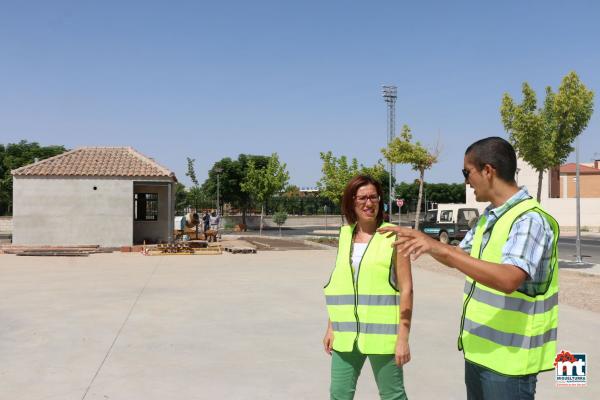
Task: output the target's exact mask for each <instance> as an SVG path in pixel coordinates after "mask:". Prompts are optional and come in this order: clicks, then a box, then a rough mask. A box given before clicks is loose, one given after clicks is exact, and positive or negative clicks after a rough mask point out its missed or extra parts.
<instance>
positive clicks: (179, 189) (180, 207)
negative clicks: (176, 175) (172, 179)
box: [175, 182, 188, 214]
mask: <svg viewBox="0 0 600 400" xmlns="http://www.w3.org/2000/svg"><path fill="white" fill-rule="evenodd" d="M187 200H188V198H187V191H186V190H185V185H184V184H183V183H181V182H177V183H176V184H175V212H176V213H177V214H183V212H184V209H185V208H186V207H187V205H188V201H187Z"/></svg>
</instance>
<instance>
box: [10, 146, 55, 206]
mask: <svg viewBox="0 0 600 400" xmlns="http://www.w3.org/2000/svg"><path fill="white" fill-rule="evenodd" d="M65 151H67V149H66V148H65V147H64V146H40V144H39V143H37V142H27V141H26V140H21V141H20V142H19V143H9V144H7V145H3V144H0V215H11V214H12V204H13V202H12V194H13V178H12V174H11V171H12V170H13V169H17V168H20V167H23V166H25V165H28V164H31V163H33V162H35V160H36V159H38V160H39V161H41V160H43V159H46V158H49V157H53V156H56V155H59V154H62V153H64V152H65Z"/></svg>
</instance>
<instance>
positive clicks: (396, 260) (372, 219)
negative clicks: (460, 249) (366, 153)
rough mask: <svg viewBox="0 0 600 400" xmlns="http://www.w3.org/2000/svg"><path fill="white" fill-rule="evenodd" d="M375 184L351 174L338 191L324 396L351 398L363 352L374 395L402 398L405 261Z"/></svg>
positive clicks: (408, 281)
mask: <svg viewBox="0 0 600 400" xmlns="http://www.w3.org/2000/svg"><path fill="white" fill-rule="evenodd" d="M381 199H382V190H381V185H380V184H379V182H377V181H376V180H374V179H372V178H371V177H369V176H364V175H359V176H356V177H354V178H353V179H352V180H350V182H348V185H347V186H346V189H345V190H344V197H343V199H342V213H343V214H344V217H346V221H348V224H349V225H345V226H343V227H342V228H341V230H340V237H339V247H338V255H337V260H336V264H335V268H334V270H333V272H332V274H331V278H330V279H329V282H328V283H327V285H326V286H325V297H326V302H327V311H328V312H329V323H328V326H327V332H326V333H325V338H324V339H323V345H324V346H325V352H326V353H327V354H329V355H331V356H332V360H331V387H330V396H331V397H330V398H331V399H335V400H341V399H344V400H345V399H352V398H354V392H355V389H356V381H357V379H358V376H359V375H360V371H361V369H362V366H363V364H364V362H365V359H366V358H367V357H368V358H369V361H370V363H371V367H372V369H373V374H374V375H375V380H376V382H377V387H378V388H379V395H380V398H381V399H386V400H392V399H393V400H396V399H406V394H405V390H404V381H403V374H402V366H403V365H404V364H406V363H407V362H409V361H410V349H409V345H408V335H409V331H410V322H411V315H412V303H413V293H412V275H411V270H410V260H409V259H408V258H406V257H403V256H400V255H397V254H396V250H395V248H394V247H392V243H393V242H394V236H393V235H391V236H390V235H389V234H387V235H385V234H381V233H377V232H376V230H377V229H378V228H379V227H383V226H390V224H387V223H384V222H383V203H382V201H381Z"/></svg>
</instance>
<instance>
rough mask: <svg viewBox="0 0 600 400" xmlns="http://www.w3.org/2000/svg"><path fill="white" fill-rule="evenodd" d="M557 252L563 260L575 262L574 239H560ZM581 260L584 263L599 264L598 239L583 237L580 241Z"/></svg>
mask: <svg viewBox="0 0 600 400" xmlns="http://www.w3.org/2000/svg"><path fill="white" fill-rule="evenodd" d="M558 251H559V254H560V258H561V259H563V260H575V254H576V252H577V251H576V245H575V238H574V237H561V238H560V239H559V240H558ZM581 258H582V260H583V261H584V262H586V263H592V264H600V238H599V237H583V238H582V239H581Z"/></svg>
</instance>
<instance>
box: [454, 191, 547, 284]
mask: <svg viewBox="0 0 600 400" xmlns="http://www.w3.org/2000/svg"><path fill="white" fill-rule="evenodd" d="M530 197H531V196H530V195H529V193H528V192H527V189H526V188H525V187H524V186H523V187H521V188H520V190H519V191H518V192H517V193H515V195H514V196H512V197H511V198H510V199H508V201H507V202H506V203H504V204H502V205H501V206H500V207H497V208H493V206H492V205H491V204H490V205H489V206H488V207H487V208H486V209H485V211H484V213H483V215H484V216H486V218H487V222H486V224H485V226H484V229H485V231H484V232H485V233H484V234H483V242H482V246H485V245H486V244H487V242H488V240H489V239H490V233H491V231H492V227H493V226H494V224H495V223H496V221H497V220H498V218H500V216H502V214H504V213H505V212H506V211H507V210H508V209H509V208H510V207H511V206H512V205H513V204H515V203H516V202H518V201H520V200H524V199H528V198H530ZM476 229H477V225H475V226H474V227H473V228H472V229H471V230H470V231H469V232H468V233H467V235H466V236H465V238H464V239H463V240H462V242H460V245H459V246H460V248H461V249H463V250H464V251H466V252H467V253H470V252H471V247H472V243H473V236H474V233H475V230H476ZM553 239H554V232H552V227H551V226H550V224H549V223H548V221H546V219H545V218H544V217H543V216H542V215H540V214H539V213H537V212H534V211H531V212H528V213H525V214H523V215H522V216H520V217H519V218H517V220H516V221H515V223H514V224H513V226H512V228H511V230H510V234H509V236H508V240H507V242H506V244H505V245H504V247H503V249H502V260H501V263H502V264H511V265H515V266H517V267H519V268H521V269H522V270H523V271H525V272H526V273H527V279H525V282H523V284H522V285H521V287H520V288H519V291H521V292H524V293H526V294H529V295H535V294H536V293H539V288H541V287H544V286H545V284H546V283H547V280H548V278H549V276H548V273H549V272H550V270H549V268H548V264H549V263H550V258H551V256H552V241H553Z"/></svg>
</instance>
